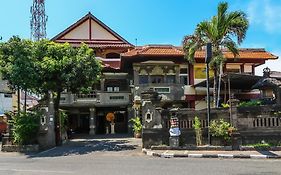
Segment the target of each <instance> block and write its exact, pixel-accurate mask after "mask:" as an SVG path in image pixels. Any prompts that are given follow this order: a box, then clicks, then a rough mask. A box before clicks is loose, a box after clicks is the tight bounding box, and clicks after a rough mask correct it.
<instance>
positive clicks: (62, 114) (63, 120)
mask: <svg viewBox="0 0 281 175" xmlns="http://www.w3.org/2000/svg"><path fill="white" fill-rule="evenodd" d="M59 116H60V124H61V131H62V132H66V131H67V121H68V116H67V114H66V112H65V111H64V110H59Z"/></svg>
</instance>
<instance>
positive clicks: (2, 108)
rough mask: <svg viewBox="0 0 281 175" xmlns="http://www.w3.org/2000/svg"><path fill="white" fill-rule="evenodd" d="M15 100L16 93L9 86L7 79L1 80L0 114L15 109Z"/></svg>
mask: <svg viewBox="0 0 281 175" xmlns="http://www.w3.org/2000/svg"><path fill="white" fill-rule="evenodd" d="M14 102H15V95H14V93H13V91H12V90H11V89H10V88H9V87H8V82H7V81H6V80H1V81H0V116H3V115H4V113H5V112H9V111H13V110H14V108H13V104H14Z"/></svg>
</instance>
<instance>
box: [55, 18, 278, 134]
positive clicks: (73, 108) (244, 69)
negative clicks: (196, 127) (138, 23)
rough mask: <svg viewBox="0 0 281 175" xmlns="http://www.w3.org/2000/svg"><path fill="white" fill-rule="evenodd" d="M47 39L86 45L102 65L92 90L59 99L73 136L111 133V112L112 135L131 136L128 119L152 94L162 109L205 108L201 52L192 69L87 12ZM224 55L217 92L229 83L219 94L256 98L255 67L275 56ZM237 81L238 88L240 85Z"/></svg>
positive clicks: (171, 50) (172, 51) (173, 52)
mask: <svg viewBox="0 0 281 175" xmlns="http://www.w3.org/2000/svg"><path fill="white" fill-rule="evenodd" d="M52 40H53V41H55V42H58V43H65V42H68V43H70V44H71V45H73V46H75V47H79V45H80V44H81V43H86V44H88V45H89V47H91V48H93V49H94V50H95V54H96V57H97V58H98V59H99V60H101V61H102V64H103V65H104V68H103V71H102V77H101V80H100V82H99V83H97V84H95V85H93V87H92V92H91V93H88V94H71V93H68V92H64V93H63V94H62V98H61V107H62V108H63V109H66V110H67V112H68V114H69V117H70V118H69V127H70V128H71V129H73V130H74V131H76V132H80V133H90V134H104V133H108V132H110V131H109V130H110V128H109V123H108V122H107V121H106V116H107V115H108V114H110V113H114V115H115V133H126V132H128V131H130V123H129V122H128V120H129V119H130V118H131V117H133V116H136V115H138V116H141V114H140V111H141V110H140V108H141V106H143V104H142V103H145V102H144V101H143V100H142V99H141V93H142V92H144V91H148V90H151V89H153V90H155V91H157V92H158V93H159V94H160V96H161V102H162V103H163V106H164V107H166V108H167V107H171V106H173V105H175V104H177V105H180V106H182V107H189V108H195V109H202V108H205V106H206V102H205V97H206V89H205V88H204V82H205V79H206V76H205V64H204V56H205V53H204V51H198V52H196V54H195V60H196V64H194V65H191V64H189V63H188V62H187V61H186V60H185V59H184V53H183V51H182V48H181V47H176V46H172V45H147V46H141V47H135V46H133V45H132V44H130V43H129V42H127V41H126V40H125V39H123V38H122V37H121V36H119V35H118V34H117V33H115V32H114V31H113V30H112V29H110V28H109V27H108V26H106V25H105V24H104V23H102V22H101V21H100V20H98V19H97V18H96V17H94V16H93V15H92V14H91V13H89V14H87V15H86V16H84V17H83V18H82V19H80V20H79V21H77V22H76V23H75V24H73V25H71V26H70V27H69V28H67V29H66V30H65V31H63V32H61V33H60V34H58V35H57V36H55V37H54V38H53V39H52ZM224 55H225V57H226V64H225V65H224V68H223V71H224V72H225V73H228V74H225V75H224V76H223V77H222V80H223V81H224V84H223V83H222V87H225V88H227V83H228V85H229V84H230V83H229V82H231V86H229V87H230V89H231V91H226V90H223V91H222V94H224V95H225V97H227V98H229V97H230V96H231V95H235V96H236V97H239V98H240V99H241V100H243V99H244V100H249V99H251V98H256V96H259V91H251V87H252V85H253V84H255V83H256V82H257V81H258V80H259V79H260V78H259V77H257V76H254V74H255V67H257V66H259V65H261V64H264V63H265V61H266V60H269V59H277V57H276V56H274V55H272V54H271V53H269V52H266V51H265V50H264V49H240V50H239V57H238V58H234V57H233V55H232V54H231V53H230V52H228V51H224ZM211 75H212V73H211ZM239 80H242V81H243V84H239V83H240V81H239ZM240 86H241V88H240ZM229 92H230V93H229Z"/></svg>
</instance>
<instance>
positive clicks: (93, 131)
mask: <svg viewBox="0 0 281 175" xmlns="http://www.w3.org/2000/svg"><path fill="white" fill-rule="evenodd" d="M89 120H90V121H89V124H90V132H89V134H90V135H95V134H96V108H90V119H89Z"/></svg>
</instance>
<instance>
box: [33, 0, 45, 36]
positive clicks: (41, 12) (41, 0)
mask: <svg viewBox="0 0 281 175" xmlns="http://www.w3.org/2000/svg"><path fill="white" fill-rule="evenodd" d="M30 13H31V20H30V29H31V30H30V31H31V35H30V36H31V39H32V40H35V41H39V40H40V39H44V38H46V36H47V33H46V23H47V21H48V17H47V15H46V14H45V0H33V5H32V7H31V8H30Z"/></svg>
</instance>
